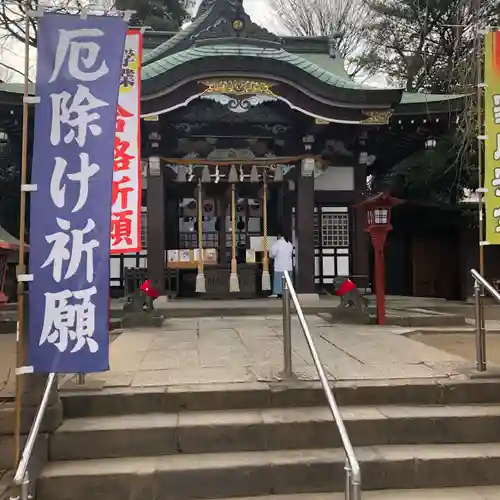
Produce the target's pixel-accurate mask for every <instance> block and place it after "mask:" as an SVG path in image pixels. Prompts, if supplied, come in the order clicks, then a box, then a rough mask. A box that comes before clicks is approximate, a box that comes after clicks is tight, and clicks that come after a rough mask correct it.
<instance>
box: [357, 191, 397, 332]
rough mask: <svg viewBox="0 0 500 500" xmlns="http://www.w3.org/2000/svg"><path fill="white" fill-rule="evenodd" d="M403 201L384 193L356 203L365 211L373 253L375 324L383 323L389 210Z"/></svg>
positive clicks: (366, 227) (389, 220)
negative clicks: (385, 255) (375, 303)
mask: <svg viewBox="0 0 500 500" xmlns="http://www.w3.org/2000/svg"><path fill="white" fill-rule="evenodd" d="M401 203H404V201H403V200H400V199H398V198H394V197H393V196H390V195H388V194H385V193H379V194H377V195H375V196H372V197H371V198H367V199H366V200H364V201H362V202H361V203H359V204H358V205H356V207H357V208H361V209H363V210H364V211H365V213H366V219H365V224H366V226H365V231H366V232H368V233H370V237H371V240H372V245H373V250H374V254H375V266H374V268H375V269H374V279H373V282H374V287H375V295H376V299H377V324H378V325H384V324H385V257H384V249H385V242H386V240H387V234H388V233H389V231H391V230H392V225H391V212H392V208H393V207H394V206H396V205H400V204H401Z"/></svg>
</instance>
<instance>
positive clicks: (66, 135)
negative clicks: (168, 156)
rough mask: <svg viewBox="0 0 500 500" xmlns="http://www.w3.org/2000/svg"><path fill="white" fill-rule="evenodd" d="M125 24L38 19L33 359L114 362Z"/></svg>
mask: <svg viewBox="0 0 500 500" xmlns="http://www.w3.org/2000/svg"><path fill="white" fill-rule="evenodd" d="M126 32H127V24H126V23H125V21H124V20H123V18H121V17H117V16H88V17H87V18H82V17H80V16H72V15H63V14H53V13H46V14H44V15H43V16H42V17H41V18H40V20H39V23H38V36H37V40H38V47H37V49H38V54H37V73H36V95H37V97H38V98H39V99H40V102H38V103H37V104H36V105H35V132H34V133H35V136H34V146H33V161H32V175H31V182H32V184H35V185H36V186H37V189H36V191H35V192H34V193H33V194H32V196H31V210H30V237H29V243H30V258H29V265H30V274H32V275H33V281H32V282H31V283H30V285H29V364H30V365H32V366H33V369H34V371H35V372H56V373H75V372H84V373H92V372H99V371H104V370H107V369H108V368H109V252H110V237H109V235H110V220H111V185H112V180H113V159H114V140H115V127H116V112H117V103H118V90H119V85H120V72H121V67H122V58H123V47H124V44H125V36H126Z"/></svg>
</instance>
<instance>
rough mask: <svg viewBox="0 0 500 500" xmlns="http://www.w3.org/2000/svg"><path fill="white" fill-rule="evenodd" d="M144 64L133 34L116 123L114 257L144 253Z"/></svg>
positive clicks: (137, 37) (138, 36) (125, 56)
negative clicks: (142, 83)
mask: <svg viewBox="0 0 500 500" xmlns="http://www.w3.org/2000/svg"><path fill="white" fill-rule="evenodd" d="M141 62H142V33H141V32H140V31H139V30H129V32H128V33H127V38H126V40H125V50H124V52H123V66H122V72H121V79H120V94H119V95H118V113H117V119H116V137H115V163H114V168H113V191H112V193H113V194H112V202H113V205H112V209H111V253H112V254H119V253H130V252H140V251H141V194H142V172H141V108H140V106H141Z"/></svg>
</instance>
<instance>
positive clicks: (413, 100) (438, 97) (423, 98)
mask: <svg viewBox="0 0 500 500" xmlns="http://www.w3.org/2000/svg"><path fill="white" fill-rule="evenodd" d="M465 96H466V95H465V94H425V93H423V92H403V97H402V98H401V104H425V103H426V102H428V103H429V104H430V103H433V102H440V101H451V100H453V99H462V98H464V97H465Z"/></svg>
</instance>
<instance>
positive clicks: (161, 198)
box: [148, 157, 166, 294]
mask: <svg viewBox="0 0 500 500" xmlns="http://www.w3.org/2000/svg"><path fill="white" fill-rule="evenodd" d="M165 261H166V259H165V185H164V181H163V169H162V167H161V160H160V158H158V157H150V158H149V168H148V279H149V280H151V283H152V284H153V286H154V287H155V288H156V289H157V290H158V292H159V293H160V294H164V293H165V278H164V276H165Z"/></svg>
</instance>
